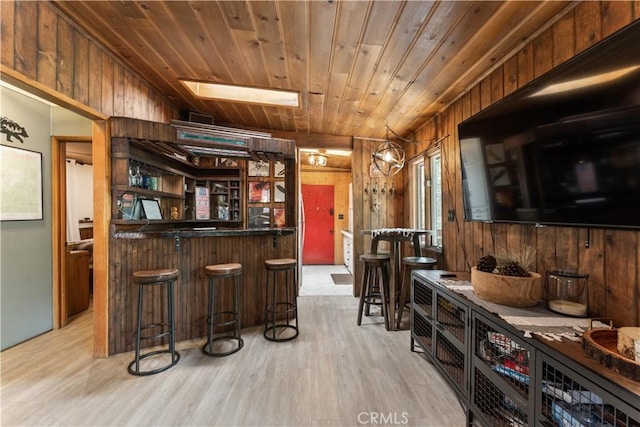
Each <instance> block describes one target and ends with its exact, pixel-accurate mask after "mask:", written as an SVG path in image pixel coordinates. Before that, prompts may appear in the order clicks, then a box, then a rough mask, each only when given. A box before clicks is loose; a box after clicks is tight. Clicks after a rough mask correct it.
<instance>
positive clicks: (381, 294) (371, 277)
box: [357, 253, 391, 329]
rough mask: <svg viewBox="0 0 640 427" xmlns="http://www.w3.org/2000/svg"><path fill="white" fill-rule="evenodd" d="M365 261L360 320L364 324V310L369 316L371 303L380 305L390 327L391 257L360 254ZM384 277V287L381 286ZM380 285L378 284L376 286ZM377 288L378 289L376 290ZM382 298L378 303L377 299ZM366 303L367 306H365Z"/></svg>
mask: <svg viewBox="0 0 640 427" xmlns="http://www.w3.org/2000/svg"><path fill="white" fill-rule="evenodd" d="M360 261H363V262H364V264H363V267H362V268H363V272H362V283H361V284H360V302H359V304H358V321H357V324H358V326H360V325H361V324H362V311H363V309H364V311H365V315H366V316H369V307H370V305H372V304H373V305H380V306H381V310H382V315H383V317H384V325H385V328H387V329H389V311H388V308H387V301H388V300H387V293H388V292H389V262H390V261H391V258H390V256H389V255H387V254H380V253H378V254H372V253H367V254H363V255H361V256H360ZM380 275H382V277H380ZM380 278H382V288H380V286H379V282H380ZM376 285H378V286H376ZM375 289H378V291H377V292H376V291H375ZM378 298H379V299H380V300H381V302H380V303H378V302H377V301H375V300H376V299H378ZM365 305H366V308H365Z"/></svg>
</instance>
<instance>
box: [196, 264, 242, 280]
mask: <svg viewBox="0 0 640 427" xmlns="http://www.w3.org/2000/svg"><path fill="white" fill-rule="evenodd" d="M204 269H205V274H206V275H207V276H208V277H211V276H213V277H227V276H233V275H236V274H240V273H242V264H238V263H237V262H232V263H229V264H214V265H207V266H205V267H204Z"/></svg>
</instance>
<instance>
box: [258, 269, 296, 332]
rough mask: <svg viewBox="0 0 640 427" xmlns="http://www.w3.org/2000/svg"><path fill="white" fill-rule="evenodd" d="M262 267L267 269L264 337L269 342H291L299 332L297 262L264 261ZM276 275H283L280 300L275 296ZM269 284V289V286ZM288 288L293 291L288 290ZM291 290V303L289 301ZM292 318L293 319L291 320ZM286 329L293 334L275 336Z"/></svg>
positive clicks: (276, 286)
mask: <svg viewBox="0 0 640 427" xmlns="http://www.w3.org/2000/svg"><path fill="white" fill-rule="evenodd" d="M264 265H265V268H266V269H267V285H266V287H267V289H266V305H265V308H264V314H265V324H264V337H265V338H266V339H268V340H269V341H276V342H281V341H289V340H292V339H294V338H295V337H297V336H298V332H299V331H298V305H297V303H296V294H297V288H296V285H297V282H296V276H297V275H296V266H297V261H296V260H295V259H294V258H278V259H268V260H265V262H264ZM278 273H280V276H282V275H284V296H282V297H280V298H278V295H277V288H278V280H277V279H278ZM283 273H284V274H283ZM270 282H271V287H270V286H269V283H270ZM291 282H293V283H291ZM290 287H291V288H293V289H290ZM292 290H293V301H291V300H290V298H291V291H292ZM292 316H293V319H292V318H291V317H292ZM283 318H284V319H283ZM292 320H295V325H294V324H292V323H291V321H292ZM287 329H291V330H293V331H294V334H293V335H288V336H285V337H278V336H276V332H277V331H278V330H281V331H282V332H284V331H285V330H287Z"/></svg>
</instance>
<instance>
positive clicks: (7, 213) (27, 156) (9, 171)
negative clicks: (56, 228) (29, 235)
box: [0, 145, 44, 221]
mask: <svg viewBox="0 0 640 427" xmlns="http://www.w3.org/2000/svg"><path fill="white" fill-rule="evenodd" d="M0 182H2V185H0V220H2V221H33V220H41V219H44V217H43V214H42V153H38V152H36V151H29V150H23V149H22V148H15V147H10V146H8V145H0Z"/></svg>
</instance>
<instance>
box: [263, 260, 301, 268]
mask: <svg viewBox="0 0 640 427" xmlns="http://www.w3.org/2000/svg"><path fill="white" fill-rule="evenodd" d="M296 263H297V261H296V259H295V258H277V259H267V260H265V261H264V265H265V267H266V269H267V270H287V269H290V268H293V267H295V266H296Z"/></svg>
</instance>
